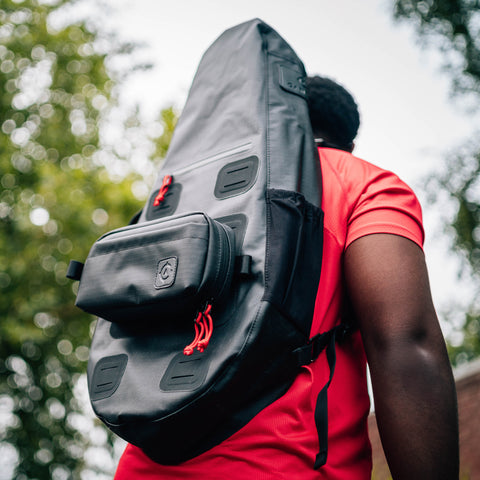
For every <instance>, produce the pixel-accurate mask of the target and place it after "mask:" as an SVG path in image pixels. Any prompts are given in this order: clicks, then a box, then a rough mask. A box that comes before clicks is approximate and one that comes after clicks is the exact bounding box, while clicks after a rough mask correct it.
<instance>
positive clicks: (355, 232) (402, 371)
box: [115, 76, 458, 480]
mask: <svg viewBox="0 0 480 480" xmlns="http://www.w3.org/2000/svg"><path fill="white" fill-rule="evenodd" d="M306 88H307V96H308V104H309V112H310V119H311V123H312V127H313V132H314V135H315V137H316V141H317V144H318V152H319V157H320V164H321V169H322V176H323V194H322V195H323V199H322V205H323V209H324V212H325V230H324V247H323V248H324V250H323V259H324V260H323V266H322V274H321V279H320V285H319V288H318V295H317V300H316V305H315V312H314V319H313V323H312V330H311V336H314V335H315V334H317V333H319V332H324V331H327V330H329V329H330V328H332V327H333V326H334V325H336V324H338V323H339V321H340V317H341V315H342V312H344V311H345V308H344V306H345V304H346V303H347V302H346V299H347V298H348V299H349V300H348V305H350V307H351V308H350V309H349V310H352V311H353V312H354V317H355V323H356V325H357V327H358V328H356V329H354V331H353V333H351V334H350V335H349V336H347V338H346V339H344V340H343V341H342V342H339V343H338V344H337V346H336V357H337V360H336V367H335V373H334V375H333V379H332V382H331V384H330V386H329V390H328V457H327V462H326V464H325V465H324V466H323V467H321V468H320V469H318V470H315V469H314V468H313V463H314V459H315V455H316V453H317V452H318V435H317V431H316V427H315V421H314V410H315V402H316V399H317V396H318V394H319V392H320V390H321V389H322V387H323V386H324V385H325V383H326V382H327V380H328V378H329V367H328V363H327V359H326V358H325V357H326V356H325V355H321V356H320V357H319V358H318V359H317V360H316V361H315V362H313V363H312V364H310V365H308V366H306V367H304V368H303V369H302V371H301V372H300V374H299V375H298V377H297V378H296V380H295V382H294V383H293V385H292V386H291V388H290V389H289V390H288V391H287V393H286V394H285V395H283V396H282V397H281V398H279V399H278V400H277V401H275V402H274V403H272V404H271V405H269V406H268V407H266V408H265V409H264V410H262V411H261V412H260V413H259V414H257V415H256V416H255V417H254V418H253V419H252V420H251V421H250V422H249V423H248V424H247V425H246V426H245V427H243V428H242V429H241V430H240V431H238V432H236V433H235V434H234V435H232V436H231V437H230V438H228V439H227V440H225V441H224V442H222V443H221V444H219V445H217V446H216V447H214V448H212V449H211V450H209V451H207V452H205V453H204V454H202V455H200V456H198V457H196V458H193V459H191V460H189V461H187V462H185V463H183V464H181V465H177V466H163V465H158V464H156V463H155V462H153V461H152V460H150V459H149V458H148V457H147V456H146V455H145V454H144V453H143V452H142V451H141V450H140V449H138V448H136V447H134V446H132V445H128V446H127V448H126V450H125V452H124V454H123V456H122V458H121V460H120V462H119V466H118V468H117V473H116V476H115V480H127V479H128V480H132V479H136V478H141V479H143V480H154V479H174V478H175V479H176V478H183V479H193V478H205V479H213V480H215V479H222V480H224V479H225V478H228V479H229V480H237V479H238V480H239V479H246V478H255V479H256V480H257V479H265V480H267V479H275V480H279V479H280V480H281V479H288V480H295V479H302V480H318V479H328V480H345V479H355V480H367V479H370V478H371V468H372V461H371V447H370V443H369V439H368V431H367V418H368V415H369V411H370V400H369V394H368V388H367V369H366V364H367V360H368V364H369V368H370V372H371V381H372V387H373V395H374V400H375V411H376V416H377V422H378V428H379V432H380V435H381V439H382V443H383V446H384V450H385V454H386V458H387V460H388V464H389V467H390V470H391V473H392V476H393V479H394V480H404V479H408V480H413V479H422V480H428V479H435V480H441V479H445V480H450V479H452V480H453V479H458V426H457V411H456V394H455V386H454V381H453V376H452V372H451V368H450V364H449V361H448V357H447V353H446V348H445V344H444V340H443V336H442V333H441V330H440V327H439V323H438V320H437V317H436V314H435V310H434V307H433V304H432V300H431V294H430V288H429V283H428V276H427V269H426V266H425V260H424V254H423V250H422V245H423V238H424V232H423V227H422V214H421V208H420V205H419V202H418V200H417V198H416V196H415V195H414V193H413V192H412V190H411V189H410V188H409V187H408V186H407V185H406V184H405V183H404V182H402V181H401V180H400V179H399V178H398V177H397V176H396V175H394V174H393V173H391V172H388V171H385V170H382V169H380V168H378V167H376V166H374V165H372V164H370V163H368V162H366V161H364V160H361V159H359V158H357V157H355V156H353V155H352V151H353V149H354V139H355V137H356V134H357V131H358V128H359V125H360V119H359V113H358V108H357V105H356V103H355V101H354V99H353V97H352V96H351V95H350V93H348V91H347V90H345V89H344V88H343V87H342V86H340V85H339V84H337V83H336V82H334V81H333V80H330V79H327V78H323V77H319V76H314V77H308V78H307V82H306Z"/></svg>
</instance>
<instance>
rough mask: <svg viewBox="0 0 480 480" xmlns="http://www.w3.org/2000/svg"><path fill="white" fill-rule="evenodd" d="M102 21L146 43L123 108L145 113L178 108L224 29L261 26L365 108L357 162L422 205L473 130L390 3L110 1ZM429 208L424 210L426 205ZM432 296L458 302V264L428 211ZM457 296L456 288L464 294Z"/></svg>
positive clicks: (433, 61)
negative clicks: (385, 175)
mask: <svg viewBox="0 0 480 480" xmlns="http://www.w3.org/2000/svg"><path fill="white" fill-rule="evenodd" d="M106 3H107V4H110V5H111V6H113V7H114V9H115V11H113V12H112V14H110V15H108V18H105V19H104V21H105V22H106V23H108V24H111V25H113V27H114V29H115V30H116V31H117V32H118V33H119V35H120V36H121V38H127V39H133V40H136V41H144V42H145V43H146V44H147V45H149V46H150V48H148V49H145V50H144V51H143V52H142V53H141V57H142V59H144V58H148V59H150V60H151V61H152V62H153V63H154V64H155V68H154V69H153V70H151V71H149V72H147V73H141V74H136V75H134V76H133V77H132V78H131V79H130V80H129V82H128V85H127V87H126V88H125V90H124V96H123V99H124V100H126V101H129V102H132V103H133V102H138V103H139V104H140V106H141V109H142V113H143V114H144V115H145V116H147V117H153V116H155V115H156V114H157V113H158V111H159V110H160V108H163V107H166V106H169V105H171V104H174V105H176V106H178V107H181V106H182V105H183V103H184V101H185V98H186V95H187V92H188V88H189V86H190V83H191V81H192V79H193V75H194V73H195V70H196V68H197V65H198V63H199V61H200V58H201V56H202V54H203V52H204V51H205V50H206V49H207V48H208V46H209V45H210V44H211V43H212V42H213V41H214V40H215V39H216V38H217V37H218V36H219V35H220V34H221V33H222V32H223V31H224V30H225V29H227V28H229V27H231V26H233V25H236V24H238V23H241V22H243V21H246V20H249V19H252V18H255V17H259V18H261V19H262V20H264V21H265V22H267V23H268V24H270V25H271V26H272V27H273V28H275V29H276V30H277V31H278V32H279V33H280V34H281V35H282V36H283V37H284V38H285V39H286V40H287V41H288V42H289V43H290V44H291V46H292V47H293V48H294V49H295V51H296V52H297V54H298V55H299V57H300V58H301V59H302V60H303V62H304V64H305V67H306V69H307V72H308V73H310V74H314V73H319V74H322V75H326V76H330V77H332V78H334V79H336V80H337V81H339V82H340V83H342V84H343V85H344V86H345V87H347V89H349V90H350V91H351V92H352V93H353V95H354V97H355V98H356V100H357V102H358V104H359V105H360V111H361V118H362V126H361V129H360V133H359V136H358V138H357V148H356V151H355V153H356V155H357V156H359V157H361V158H364V159H366V160H368V161H370V162H372V163H375V164H377V165H378V166H380V167H383V168H386V169H389V170H393V171H394V172H396V173H397V174H399V175H400V177H402V178H403V179H404V180H405V181H406V182H407V183H409V184H410V185H411V186H413V187H414V189H415V190H416V192H417V194H418V195H419V197H420V198H421V199H422V194H423V192H422V188H421V187H422V178H423V176H424V174H425V173H427V172H429V171H432V170H434V169H435V167H436V166H437V165H441V164H442V163H443V158H444V155H445V153H446V152H447V151H448V150H450V149H452V148H453V147H454V146H455V145H457V144H458V143H459V142H461V141H462V139H465V138H466V137H468V135H470V134H471V132H472V125H473V121H472V118H471V117H468V116H467V115H466V114H465V113H464V112H463V111H462V110H461V109H460V107H458V106H457V107H455V105H454V104H453V103H452V101H451V100H450V99H449V96H448V92H449V78H448V76H446V75H443V74H442V73H441V72H440V69H439V56H438V54H437V53H436V52H435V51H433V50H429V51H422V50H421V49H420V47H419V45H418V41H417V39H416V37H415V35H414V33H413V30H412V28H411V26H410V25H409V24H401V25H399V24H397V23H393V21H392V19H391V18H392V15H391V13H390V9H391V4H392V3H393V0H386V1H385V0H384V1H382V0H363V1H354V0H336V1H332V0H330V1H328V0H297V1H296V2H292V1H287V0H243V1H241V2H231V1H227V0H203V1H198V0H168V1H164V0H135V2H132V1H128V0H106ZM423 203H424V202H423ZM424 213H425V217H426V228H427V242H426V246H425V250H426V254H427V260H428V263H429V270H430V277H431V283H432V290H433V294H434V299H435V301H436V303H437V306H439V307H443V306H444V305H446V304H447V303H448V302H449V301H450V300H453V299H454V295H456V293H457V291H456V289H457V288H456V287H458V279H457V277H456V268H457V266H456V262H455V261H454V260H453V258H452V254H451V253H449V252H448V250H447V249H446V246H445V245H446V244H445V240H442V237H441V235H440V236H439V235H438V231H437V228H438V225H435V218H434V217H435V216H436V212H434V211H432V210H430V209H427V208H425V206H424ZM457 290H458V289H457Z"/></svg>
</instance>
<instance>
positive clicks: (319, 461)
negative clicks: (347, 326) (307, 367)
mask: <svg viewBox="0 0 480 480" xmlns="http://www.w3.org/2000/svg"><path fill="white" fill-rule="evenodd" d="M338 331H339V327H335V328H334V329H333V330H330V331H329V332H327V333H330V334H331V335H330V339H329V342H328V344H327V346H326V355H327V361H328V367H329V369H330V376H329V378H328V381H327V383H326V384H325V385H324V387H323V388H322V390H321V391H320V393H319V394H318V397H317V404H316V406H315V425H316V427H317V433H318V444H319V452H318V454H317V457H316V458H315V464H314V467H313V468H315V469H318V468H320V467H322V466H323V465H325V463H326V462H327V454H328V387H329V385H330V382H331V381H332V378H333V373H334V371H335V362H336V354H335V338H336V335H337V332H338Z"/></svg>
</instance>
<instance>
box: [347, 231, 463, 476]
mask: <svg viewBox="0 0 480 480" xmlns="http://www.w3.org/2000/svg"><path fill="white" fill-rule="evenodd" d="M344 267H345V276H346V282H347V288H348V291H349V295H350V297H351V301H352V304H353V307H354V310H355V313H356V315H357V317H358V321H359V326H360V331H361V334H362V338H363V342H364V346H365V351H366V354H367V359H368V363H369V367H370V373H371V379H372V387H373V395H374V400H375V413H376V417H377V424H378V429H379V432H380V438H381V440H382V444H383V448H384V451H385V456H386V458H387V461H388V464H389V467H390V471H391V474H392V476H393V479H394V480H416V479H419V480H420V479H421V480H428V479H432V480H433V479H434V480H442V479H445V480H447V479H448V480H453V479H458V475H459V473H458V469H459V466H458V464H459V460H458V457H459V453H458V449H459V447H458V420H457V405H456V393H455V384H454V380H453V376H452V371H451V367H450V364H449V360H448V357H447V352H446V348H445V343H444V340H443V336H442V333H441V330H440V326H439V323H438V319H437V316H436V313H435V309H434V307H433V304H432V300H431V294H430V286H429V282H428V275H427V268H426V266H425V260H424V255H423V252H422V250H421V249H420V248H419V247H418V246H417V245H416V244H415V243H413V242H411V241H410V240H408V239H406V238H403V237H400V236H396V235H386V234H375V235H368V236H365V237H362V238H359V239H358V240H355V241H354V242H353V243H352V244H351V245H350V246H349V247H348V248H347V251H346V252H345V265H344Z"/></svg>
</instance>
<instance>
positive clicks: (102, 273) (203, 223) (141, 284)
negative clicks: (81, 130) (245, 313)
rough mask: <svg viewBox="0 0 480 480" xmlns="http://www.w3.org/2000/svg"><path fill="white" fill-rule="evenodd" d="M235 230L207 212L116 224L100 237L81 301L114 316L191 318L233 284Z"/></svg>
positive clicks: (121, 319)
mask: <svg viewBox="0 0 480 480" xmlns="http://www.w3.org/2000/svg"><path fill="white" fill-rule="evenodd" d="M234 263H235V242H234V234H233V231H232V230H231V229H230V228H229V227H228V226H226V225H223V224H221V223H219V222H216V221H215V220H212V219H211V218H210V217H208V216H207V215H206V214H204V213H192V214H187V215H180V216H177V217H170V218H168V219H162V220H157V221H152V222H145V223H140V224H137V225H131V226H128V227H123V228H120V229H117V230H113V231H111V232H109V233H107V234H105V235H104V236H102V237H101V238H99V239H98V240H97V242H95V244H94V245H93V246H92V248H91V250H90V253H89V255H88V258H87V261H86V262H85V266H84V268H83V272H82V275H81V279H80V286H79V290H78V295H77V300H76V305H77V306H78V307H80V308H81V309H83V310H84V311H86V312H88V313H92V314H94V315H97V316H99V317H101V318H104V319H106V320H110V321H112V322H137V321H145V320H146V321H149V322H161V321H165V320H166V319H167V318H169V319H171V318H175V321H179V320H181V319H182V318H184V317H185V318H186V319H188V320H191V317H192V315H195V313H196V311H197V310H198V309H199V308H201V307H203V306H204V303H205V302H206V301H211V300H212V299H219V298H221V297H222V296H223V295H224V294H225V293H226V292H227V291H228V289H229V287H230V284H231V280H232V276H233V269H234Z"/></svg>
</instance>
